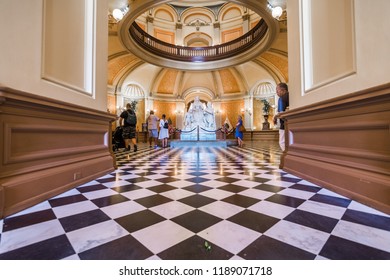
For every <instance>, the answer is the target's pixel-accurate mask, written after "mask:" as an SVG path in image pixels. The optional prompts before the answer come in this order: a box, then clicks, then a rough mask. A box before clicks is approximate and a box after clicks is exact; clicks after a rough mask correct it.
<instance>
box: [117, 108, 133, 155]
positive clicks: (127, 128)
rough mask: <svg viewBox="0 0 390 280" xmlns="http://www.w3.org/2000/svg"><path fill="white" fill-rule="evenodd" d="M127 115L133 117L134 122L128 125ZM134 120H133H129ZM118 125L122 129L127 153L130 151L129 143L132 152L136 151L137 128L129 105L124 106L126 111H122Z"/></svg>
mask: <svg viewBox="0 0 390 280" xmlns="http://www.w3.org/2000/svg"><path fill="white" fill-rule="evenodd" d="M129 114H130V115H133V116H134V117H135V123H134V121H131V123H129ZM130 119H134V118H130ZM119 125H120V126H122V127H123V133H122V136H123V139H124V140H125V147H126V150H127V151H130V143H131V142H132V143H133V145H134V152H136V151H137V139H136V127H137V118H136V116H135V112H134V111H133V109H131V105H130V104H129V103H127V104H126V111H123V112H122V114H121V115H120V119H119Z"/></svg>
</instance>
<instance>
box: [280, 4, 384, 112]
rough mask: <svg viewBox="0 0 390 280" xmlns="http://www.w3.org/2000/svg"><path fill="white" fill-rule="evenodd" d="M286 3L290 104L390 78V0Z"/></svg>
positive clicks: (322, 98)
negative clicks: (389, 16)
mask: <svg viewBox="0 0 390 280" xmlns="http://www.w3.org/2000/svg"><path fill="white" fill-rule="evenodd" d="M300 3H301V5H300ZM300 7H302V9H301V10H300ZM335 7H336V8H335ZM287 9H288V30H289V32H288V39H289V46H288V53H289V80H290V81H289V85H290V93H291V94H290V108H292V109H294V108H299V107H302V106H305V105H310V104H312V103H315V102H319V101H325V100H329V99H331V98H335V97H339V96H342V95H346V94H349V93H351V92H355V91H357V90H360V89H367V88H371V87H374V86H377V85H382V84H386V83H388V82H390V78H389V77H390V76H389V73H390V63H388V60H389V59H388V57H389V45H390V36H389V31H388V30H389V29H390V21H389V19H388V11H389V10H390V1H388V0H375V1H366V0H342V1H341V0H316V1H310V0H290V1H288V3H287ZM318 11H321V13H320V14H319V13H318ZM301 23H302V25H301Z"/></svg>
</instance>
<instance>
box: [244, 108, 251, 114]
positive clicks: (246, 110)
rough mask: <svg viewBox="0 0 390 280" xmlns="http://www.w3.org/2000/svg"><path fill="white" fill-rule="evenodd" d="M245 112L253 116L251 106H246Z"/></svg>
mask: <svg viewBox="0 0 390 280" xmlns="http://www.w3.org/2000/svg"><path fill="white" fill-rule="evenodd" d="M245 112H247V113H248V114H249V116H252V111H251V109H250V108H246V109H245Z"/></svg>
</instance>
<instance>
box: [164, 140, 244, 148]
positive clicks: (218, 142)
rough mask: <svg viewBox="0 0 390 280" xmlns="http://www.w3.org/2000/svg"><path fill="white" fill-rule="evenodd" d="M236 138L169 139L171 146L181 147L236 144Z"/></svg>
mask: <svg viewBox="0 0 390 280" xmlns="http://www.w3.org/2000/svg"><path fill="white" fill-rule="evenodd" d="M236 145H237V141H236V140H216V141H181V140H173V141H169V146H170V147H171V148H179V147H191V148H195V147H227V146H236Z"/></svg>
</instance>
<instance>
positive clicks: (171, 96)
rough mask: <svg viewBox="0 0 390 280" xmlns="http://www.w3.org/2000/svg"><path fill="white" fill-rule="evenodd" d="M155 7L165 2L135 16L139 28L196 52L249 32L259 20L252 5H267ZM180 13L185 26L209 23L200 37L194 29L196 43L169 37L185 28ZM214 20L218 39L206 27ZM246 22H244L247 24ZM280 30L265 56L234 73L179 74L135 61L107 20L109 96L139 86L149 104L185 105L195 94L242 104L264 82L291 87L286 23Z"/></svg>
mask: <svg viewBox="0 0 390 280" xmlns="http://www.w3.org/2000/svg"><path fill="white" fill-rule="evenodd" d="M126 2H127V1H123V0H110V6H109V9H110V10H109V12H112V10H113V8H114V7H121V5H122V7H123V5H127V4H126ZM129 2H131V3H132V4H134V3H135V4H136V3H137V2H144V1H140V0H133V1H129ZM146 2H147V1H146ZM153 2H165V4H160V5H154V6H152V7H151V8H150V9H149V10H146V11H145V10H143V11H142V13H139V14H137V18H138V19H137V20H138V21H139V22H140V23H145V25H146V26H145V27H144V28H145V29H146V30H147V29H148V28H149V31H150V32H153V35H156V34H157V35H156V36H160V38H163V37H164V36H165V37H166V40H169V39H170V38H171V40H182V42H184V39H185V38H187V39H188V41H187V43H188V42H189V43H190V44H194V45H195V46H196V45H199V44H209V43H210V42H218V41H219V42H222V41H224V40H228V39H229V38H230V39H231V38H234V37H235V36H239V35H240V34H242V33H244V32H246V31H247V30H249V29H250V28H251V27H253V25H254V24H256V23H257V22H258V21H259V19H260V18H261V17H259V15H257V14H256V13H254V12H252V9H253V8H255V7H254V6H253V5H256V3H258V2H263V1H262V0H256V1H255V0H252V1H251V0H250V1H246V2H247V3H249V4H250V5H252V6H250V9H249V8H248V7H244V6H241V5H238V4H235V3H231V2H226V1H199V0H197V1H170V2H169V1H153ZM168 2H169V3H168ZM265 2H267V1H265ZM269 2H270V3H271V2H272V1H269ZM274 2H275V5H281V6H282V7H283V8H285V7H286V6H285V1H274ZM271 4H272V3H271ZM210 7H211V8H210ZM178 11H179V12H181V15H184V16H185V19H187V21H186V22H187V23H191V22H196V20H202V21H203V22H205V25H204V27H200V28H199V30H198V32H196V26H192V29H193V30H194V32H193V34H192V36H193V37H191V33H190V32H188V34H187V33H186V34H180V33H179V32H171V31H172V30H173V29H172V26H173V27H175V26H177V24H179V23H180V24H183V22H182V21H181V20H182V19H183V18H182V17H180V15H179V12H178ZM129 13H131V10H130V12H129ZM218 16H219V18H218ZM213 17H214V18H213ZM215 18H217V19H218V20H219V23H220V25H219V27H220V29H219V31H220V32H219V33H218V34H217V33H215V32H214V33H213V27H212V26H211V27H210V26H207V25H206V24H207V20H208V19H210V20H211V21H212V20H215ZM179 20H180V21H179ZM245 20H246V22H245V23H243V22H244V21H245ZM150 22H152V23H150ZM148 24H149V25H148ZM278 26H279V29H280V30H279V32H278V35H277V37H276V38H275V40H274V41H273V43H272V45H271V46H270V47H269V48H268V49H267V50H266V51H265V52H263V53H262V54H260V55H258V56H256V57H254V58H253V59H251V60H250V61H247V62H245V63H240V64H236V65H234V66H232V67H221V68H217V69H210V70H204V71H202V70H201V69H200V70H199V64H198V65H197V67H196V68H194V69H180V68H176V67H169V65H168V66H163V65H154V64H153V63H149V62H146V59H142V57H139V55H138V54H137V55H135V54H134V53H132V52H131V50H130V51H129V50H128V49H126V48H125V47H124V46H123V44H122V42H121V38H120V33H121V27H122V25H121V22H113V21H112V20H109V57H108V81H107V84H108V93H109V94H118V93H119V94H120V93H121V92H122V91H124V90H125V89H126V88H127V87H128V86H129V85H134V84H135V85H137V87H138V88H139V89H140V90H141V91H143V92H144V95H145V96H148V97H150V98H161V99H165V100H178V99H180V100H186V98H189V97H190V96H192V95H193V94H194V93H198V94H203V95H204V96H205V97H206V98H207V99H209V100H213V99H222V100H223V99H235V98H242V97H243V96H246V95H248V94H250V92H251V90H252V89H253V88H254V87H255V86H256V85H258V84H259V83H261V82H264V81H269V82H272V83H273V84H276V83H277V82H279V81H288V71H287V66H288V64H287V62H288V61H287V25H286V21H280V22H278ZM189 28H190V27H189ZM183 30H184V29H183ZM188 30H189V29H188ZM188 30H187V31H188ZM163 31H164V32H165V35H164V32H163ZM199 31H200V32H199ZM161 34H163V35H161ZM206 35H207V36H206ZM170 36H171V37H170ZM229 36H230V37H229ZM172 37H173V38H174V39H172ZM178 37H180V38H178Z"/></svg>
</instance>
